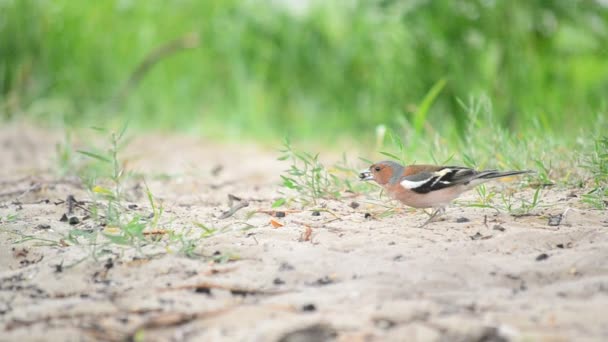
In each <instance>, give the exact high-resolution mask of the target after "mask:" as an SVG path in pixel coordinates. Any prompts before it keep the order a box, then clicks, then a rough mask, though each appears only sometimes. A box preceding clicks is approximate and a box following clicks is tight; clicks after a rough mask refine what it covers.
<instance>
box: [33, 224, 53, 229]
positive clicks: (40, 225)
mask: <svg viewBox="0 0 608 342" xmlns="http://www.w3.org/2000/svg"><path fill="white" fill-rule="evenodd" d="M36 228H38V229H51V225H49V224H39V225H38V226H36Z"/></svg>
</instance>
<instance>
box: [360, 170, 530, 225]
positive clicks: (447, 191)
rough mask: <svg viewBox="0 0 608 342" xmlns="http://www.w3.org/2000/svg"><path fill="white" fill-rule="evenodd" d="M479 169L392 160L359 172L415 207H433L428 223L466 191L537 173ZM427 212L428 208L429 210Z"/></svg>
mask: <svg viewBox="0 0 608 342" xmlns="http://www.w3.org/2000/svg"><path fill="white" fill-rule="evenodd" d="M533 172H534V171H531V170H522V171H498V170H484V171H478V170H475V169H472V168H468V167H462V166H439V165H407V166H404V165H401V164H399V163H397V162H394V161H391V160H384V161H381V162H377V163H374V164H372V165H371V166H370V167H369V168H368V169H365V170H363V171H361V172H360V173H359V179H360V180H362V181H375V182H376V183H378V184H379V185H380V186H381V187H383V188H384V190H385V191H386V192H387V193H388V194H389V195H390V196H391V197H392V198H393V199H396V200H398V201H400V202H401V203H403V204H405V205H407V206H409V207H412V208H422V209H427V208H433V209H434V211H433V212H432V213H431V214H430V217H429V219H428V220H427V221H426V222H424V223H423V224H422V226H421V227H424V226H426V225H427V224H429V223H430V222H432V220H433V219H434V218H435V217H437V215H438V214H439V213H443V212H444V211H445V207H446V206H448V205H449V204H450V202H452V201H453V200H454V199H456V198H457V197H459V196H460V195H461V194H462V193H464V192H466V191H468V190H471V189H473V188H475V187H476V186H478V185H480V184H482V183H485V182H488V181H490V180H493V179H497V178H503V177H509V176H516V175H522V174H526V173H533ZM425 212H426V211H425Z"/></svg>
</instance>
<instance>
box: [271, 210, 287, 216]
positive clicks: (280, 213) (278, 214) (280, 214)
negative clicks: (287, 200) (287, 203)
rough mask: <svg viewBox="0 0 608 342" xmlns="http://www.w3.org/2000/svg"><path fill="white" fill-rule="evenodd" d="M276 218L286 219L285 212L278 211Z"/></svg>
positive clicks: (275, 214)
mask: <svg viewBox="0 0 608 342" xmlns="http://www.w3.org/2000/svg"><path fill="white" fill-rule="evenodd" d="M274 216H275V217H285V212H284V211H277V212H275V213H274Z"/></svg>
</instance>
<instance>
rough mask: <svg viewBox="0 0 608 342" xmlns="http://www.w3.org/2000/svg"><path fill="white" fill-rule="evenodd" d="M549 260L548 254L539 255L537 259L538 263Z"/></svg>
mask: <svg viewBox="0 0 608 342" xmlns="http://www.w3.org/2000/svg"><path fill="white" fill-rule="evenodd" d="M547 259H549V254H547V253H543V254H539V255H538V256H537V257H536V261H543V260H547Z"/></svg>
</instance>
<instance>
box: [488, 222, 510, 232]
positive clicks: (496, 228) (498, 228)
mask: <svg viewBox="0 0 608 342" xmlns="http://www.w3.org/2000/svg"><path fill="white" fill-rule="evenodd" d="M492 229H494V230H499V231H501V232H504V231H505V230H507V229H506V228H505V227H503V226H501V225H499V224H495V225H494V227H492Z"/></svg>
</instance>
